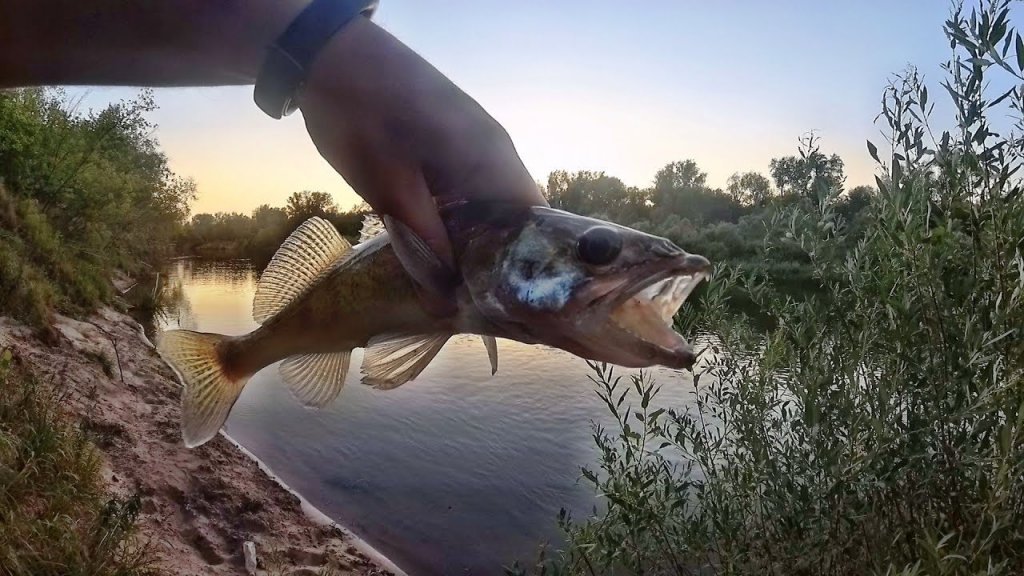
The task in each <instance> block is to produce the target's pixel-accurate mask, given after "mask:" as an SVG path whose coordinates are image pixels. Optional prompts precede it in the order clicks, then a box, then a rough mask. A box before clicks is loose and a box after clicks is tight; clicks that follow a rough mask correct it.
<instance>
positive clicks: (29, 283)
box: [0, 89, 194, 328]
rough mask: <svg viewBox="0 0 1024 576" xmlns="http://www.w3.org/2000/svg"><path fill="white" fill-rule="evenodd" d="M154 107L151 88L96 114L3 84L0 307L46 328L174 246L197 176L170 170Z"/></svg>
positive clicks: (58, 96)
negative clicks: (116, 276) (55, 316)
mask: <svg viewBox="0 0 1024 576" xmlns="http://www.w3.org/2000/svg"><path fill="white" fill-rule="evenodd" d="M152 109H153V103H152V99H151V96H150V95H149V94H148V93H145V92H144V93H143V94H142V95H141V96H140V97H139V98H138V99H137V100H134V101H130V102H121V103H118V104H114V105H111V106H109V107H107V108H105V109H103V110H101V111H99V112H95V113H93V112H90V113H88V114H81V113H78V112H77V111H76V110H75V105H74V103H73V102H70V101H69V100H68V99H67V98H66V97H65V96H64V94H63V93H61V92H60V91H53V90H43V89H26V90H14V91H6V92H0V224H2V226H0V314H6V315H12V316H14V317H16V318H20V319H22V320H26V321H28V322H30V323H32V324H34V325H35V326H37V327H41V328H42V327H45V326H46V325H47V324H48V322H47V321H48V319H49V316H50V315H51V314H52V312H53V311H54V310H59V311H63V312H66V313H81V312H85V311H88V310H91V309H93V308H94V307H95V306H96V305H98V304H100V303H103V302H107V301H109V300H110V298H111V296H112V293H113V291H112V287H111V282H110V278H111V276H112V275H113V273H114V271H115V270H117V269H120V270H124V271H126V272H128V273H138V272H143V271H145V270H147V269H148V265H147V263H156V262H157V261H158V260H159V259H161V258H162V257H163V256H165V255H167V254H169V252H170V250H171V248H172V243H173V238H174V236H175V235H176V234H177V233H178V230H179V229H180V227H181V226H182V224H183V222H184V219H185V217H186V215H187V213H188V207H187V205H188V202H189V201H190V200H191V199H192V197H193V196H194V186H193V185H192V183H191V182H189V181H186V180H181V179H179V178H177V177H175V176H174V175H173V174H172V173H171V172H170V171H169V169H168V167H167V160H166V158H165V157H164V155H163V154H162V153H161V152H159V150H158V149H157V144H156V141H155V140H154V139H153V137H152V131H153V126H152V125H151V124H150V123H149V122H147V121H146V119H145V115H146V113H147V112H149V111H151V110H152Z"/></svg>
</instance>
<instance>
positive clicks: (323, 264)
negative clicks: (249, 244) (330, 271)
mask: <svg viewBox="0 0 1024 576" xmlns="http://www.w3.org/2000/svg"><path fill="white" fill-rule="evenodd" d="M351 247H352V246H351V245H350V244H349V243H348V241H347V240H345V239H344V238H342V237H341V235H340V234H338V231H337V230H336V229H335V228H334V225H332V224H331V223H330V222H328V221H326V220H324V219H323V218H317V217H313V218H310V219H309V220H306V221H305V222H303V223H302V225H301V226H299V227H298V228H296V229H295V231H294V232H292V234H291V236H289V237H288V239H287V240H285V241H284V244H281V247H280V248H278V249H277V253H275V254H274V258H273V259H271V260H270V264H268V265H267V269H266V270H264V271H263V275H262V276H260V281H259V284H257V285H256V297H255V298H254V299H253V302H252V317H253V319H254V320H256V321H257V322H259V323H260V324H263V323H264V322H265V321H266V320H267V319H268V318H270V317H271V316H273V315H274V314H277V313H278V312H280V311H281V310H282V309H283V308H284V307H285V306H287V305H288V303H289V302H291V301H292V300H294V299H295V298H296V297H297V296H298V295H299V294H302V293H303V292H305V291H306V289H307V288H309V287H310V286H311V285H312V284H313V281H314V280H316V279H317V277H318V276H320V274H321V273H322V272H324V271H325V270H327V268H328V267H330V265H331V264H332V263H333V262H334V261H335V260H337V259H338V257H339V256H341V255H342V254H344V253H345V252H347V251H348V250H349V249H350V248H351Z"/></svg>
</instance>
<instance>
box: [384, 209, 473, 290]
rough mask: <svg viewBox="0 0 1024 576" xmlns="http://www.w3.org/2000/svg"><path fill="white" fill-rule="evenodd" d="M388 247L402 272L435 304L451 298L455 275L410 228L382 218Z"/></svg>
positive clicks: (387, 217) (389, 218)
mask: <svg viewBox="0 0 1024 576" xmlns="http://www.w3.org/2000/svg"><path fill="white" fill-rule="evenodd" d="M382 219H383V220H384V226H385V227H386V228H387V230H388V236H389V238H390V241H391V247H392V248H393V249H394V250H395V255H396V256H398V260H399V262H401V263H402V267H403V268H405V271H406V272H407V273H408V274H409V276H411V277H412V279H413V280H415V281H416V284H418V285H419V286H420V288H422V289H423V290H424V291H425V292H426V293H427V294H429V295H430V296H431V297H434V298H436V299H438V300H441V301H445V300H449V299H450V298H451V295H452V292H453V290H454V289H455V283H456V274H455V271H454V270H452V269H451V267H450V266H448V265H447V264H445V263H444V262H442V261H441V259H440V258H438V256H437V254H434V251H433V250H432V249H431V248H430V246H428V245H427V243H426V241H425V240H423V238H420V237H419V235H417V234H416V233H415V232H413V231H412V228H409V227H408V226H406V225H405V224H404V223H402V222H401V221H400V220H396V219H394V218H392V217H391V216H387V215H385V216H383V217H382Z"/></svg>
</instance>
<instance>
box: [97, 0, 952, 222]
mask: <svg viewBox="0 0 1024 576" xmlns="http://www.w3.org/2000/svg"><path fill="white" fill-rule="evenodd" d="M633 6H635V8H634V7H633ZM948 14H949V4H948V3H947V2H946V1H945V0H905V1H899V2H892V1H885V0H857V1H850V2H843V3H840V2H834V1H831V0H829V1H823V0H802V1H796V0H785V1H768V0H745V1H739V0H734V1H729V0H721V1H710V0H704V1H691V0H648V1H646V2H611V1H606V0H557V1H555V0H545V1H541V0H516V1H510V0H382V3H381V8H380V10H379V12H378V16H377V18H376V22H377V23H378V24H380V25H381V26H383V27H384V28H386V29H387V30H389V31H390V32H391V33H393V34H395V35H396V36H397V37H398V38H400V39H401V40H403V41H404V42H405V43H406V44H408V45H410V46H411V47H412V48H413V49H415V50H417V51H418V52H419V53H420V54H422V55H423V56H424V57H425V58H426V59H427V60H429V61H430V62H432V63H433V64H434V65H435V66H437V67H438V68H439V69H440V70H441V71H442V72H444V73H445V74H447V75H448V76H449V77H450V78H451V79H452V80H453V81H454V82H455V83H456V84H458V85H459V86H460V87H462V88H463V89H464V90H465V91H466V92H468V93H469V94H470V95H471V96H473V97H474V98H476V99H477V100H478V101H479V102H480V103H481V104H482V105H483V106H484V108H486V109H487V110H488V111H489V112H490V113H491V114H492V115H493V116H494V117H495V118H497V120H498V121H499V122H501V123H502V124H503V125H504V126H505V128H506V129H507V130H508V132H509V133H510V134H511V136H512V139H513V141H514V142H515V144H516V147H517V148H518V150H519V153H520V155H521V156H522V158H523V160H524V162H525V163H526V166H527V168H528V169H529V170H530V172H531V173H532V174H533V176H534V178H535V179H537V180H541V181H544V180H546V179H547V174H548V173H549V172H550V171H552V170H556V169H566V170H603V171H605V172H607V173H609V174H611V175H613V176H618V177H619V178H621V179H622V180H623V181H625V182H626V183H627V184H631V185H638V186H644V185H647V184H649V183H650V182H651V181H652V179H653V176H654V173H655V172H656V171H657V170H658V169H659V168H660V167H661V166H663V165H665V164H666V163H668V162H670V161H673V160H684V159H687V158H692V159H694V160H696V161H697V163H698V165H699V166H700V167H701V168H702V169H703V170H704V171H706V172H707V173H708V182H709V184H711V185H713V186H724V185H725V182H726V180H727V179H728V177H729V176H730V175H731V174H733V173H734V172H739V171H747V170H757V171H760V172H762V173H764V174H766V175H767V173H768V163H769V161H770V160H771V159H772V158H774V157H778V156H783V155H789V154H794V153H795V151H796V142H797V138H798V137H799V136H800V135H801V134H803V133H805V132H807V131H809V130H812V129H813V130H817V131H818V133H819V135H820V136H821V137H822V147H823V149H824V151H826V152H828V153H832V152H835V153H838V154H839V155H840V156H842V158H843V160H844V161H845V162H846V167H847V174H848V176H849V178H848V185H857V184H866V183H871V182H873V174H874V167H873V165H872V161H871V160H870V158H869V157H868V155H867V152H866V148H865V144H864V142H865V140H866V139H868V138H870V139H872V140H874V141H875V142H876V143H879V142H881V140H882V139H881V137H880V136H879V129H878V127H877V126H875V125H874V123H873V121H874V118H875V116H876V115H877V113H878V110H879V101H880V97H881V93H882V89H883V87H884V86H885V83H886V80H887V78H888V77H889V76H890V75H891V74H892V73H893V72H898V71H900V70H902V69H904V68H905V67H906V66H907V65H908V64H915V65H917V66H918V67H919V68H920V70H921V71H922V72H923V73H925V75H926V77H927V78H930V79H931V81H932V82H931V84H932V85H933V87H934V90H933V94H939V93H940V92H941V89H940V88H939V86H938V80H939V78H940V76H941V71H940V69H939V64H940V63H941V62H943V61H945V59H946V58H947V57H948V55H949V45H948V44H947V43H946V41H945V38H944V36H943V34H942V23H943V21H944V20H945V18H946V17H947V16H948ZM132 94H134V91H133V90H129V89H98V88H96V89H90V90H89V92H88V97H87V98H86V100H85V103H86V106H100V105H102V104H103V103H104V102H105V101H108V100H112V99H113V100H116V99H119V98H124V97H130V96H131V95H132ZM156 99H157V104H158V105H159V106H160V110H159V111H158V112H156V113H154V114H153V116H152V119H153V120H154V121H155V122H156V123H157V124H158V125H159V129H158V131H157V137H158V138H159V140H160V142H161V144H162V146H163V148H164V150H165V151H166V153H167V155H168V157H169V159H170V162H171V167H172V169H173V170H174V171H175V172H177V173H178V174H181V175H183V176H189V177H192V178H193V179H194V180H195V181H196V183H197V185H198V191H199V192H198V193H199V195H198V199H197V201H196V202H195V204H194V206H193V213H196V212H212V211H238V212H249V211H250V210H252V209H253V208H254V207H256V206H258V205H259V204H263V203H269V204H272V205H283V204H284V201H285V199H286V198H287V196H288V195H289V194H291V193H292V192H294V191H297V190H303V189H313V190H325V191H328V192H330V193H331V194H332V195H333V196H334V198H335V200H336V201H337V203H338V204H339V206H341V207H343V208H348V207H349V206H352V205H354V204H355V203H357V202H358V200H359V199H358V197H357V196H356V195H355V193H354V192H352V190H351V189H350V188H349V187H348V186H347V185H346V184H345V182H344V181H343V180H342V179H341V178H340V177H339V176H338V175H337V174H336V173H334V172H333V171H332V170H331V168H330V167H329V166H328V165H327V163H326V162H325V161H324V160H322V159H321V158H320V156H319V155H318V153H317V152H316V149H315V148H314V147H313V145H312V144H311V143H310V142H309V140H308V138H307V137H306V135H305V129H304V126H303V123H302V119H301V118H300V117H299V115H298V113H296V114H295V115H293V116H291V117H289V118H287V119H285V120H283V121H275V120H271V119H270V118H269V117H267V116H264V115H263V113H262V112H260V111H259V110H258V109H257V108H256V107H255V105H254V104H253V103H252V89H251V87H246V88H242V87H233V88H204V89H164V90H157V91H156Z"/></svg>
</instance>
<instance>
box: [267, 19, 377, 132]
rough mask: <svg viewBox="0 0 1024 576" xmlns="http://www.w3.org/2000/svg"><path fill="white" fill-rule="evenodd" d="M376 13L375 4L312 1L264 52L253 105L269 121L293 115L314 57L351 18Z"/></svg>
mask: <svg viewBox="0 0 1024 576" xmlns="http://www.w3.org/2000/svg"><path fill="white" fill-rule="evenodd" d="M376 9H377V0H313V2H311V3H310V4H309V5H308V6H306V7H305V8H304V9H303V10H302V12H300V13H299V15H298V16H296V17H295V20H293V21H292V23H291V24H289V25H288V28H287V29H285V31H284V33H283V34H281V36H280V37H279V38H278V39H277V40H276V41H275V42H274V43H273V44H272V45H271V46H270V48H269V50H268V51H267V57H266V59H265V60H264V61H263V66H262V67H261V68H260V72H259V75H258V76H257V78H256V86H255V88H254V89H253V100H255V101H256V105H257V106H259V107H260V109H261V110H263V111H264V112H266V113H267V114H268V115H270V116H271V117H273V118H281V117H282V116H287V115H288V114H291V113H292V112H294V111H295V109H296V108H298V104H297V102H296V94H297V93H298V91H299V88H300V87H301V86H302V83H303V82H304V81H305V80H306V75H307V74H308V73H309V68H310V66H311V65H312V64H313V59H314V58H315V57H316V55H317V53H319V52H320V50H321V49H322V48H323V47H324V45H326V44H327V41H328V40H330V39H331V37H332V36H334V34H335V33H337V32H338V30H340V29H341V28H343V27H344V26H345V25H346V24H348V23H349V22H351V21H352V19H353V18H356V17H357V16H360V15H363V16H366V17H370V16H372V15H373V12H374V10H376Z"/></svg>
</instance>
